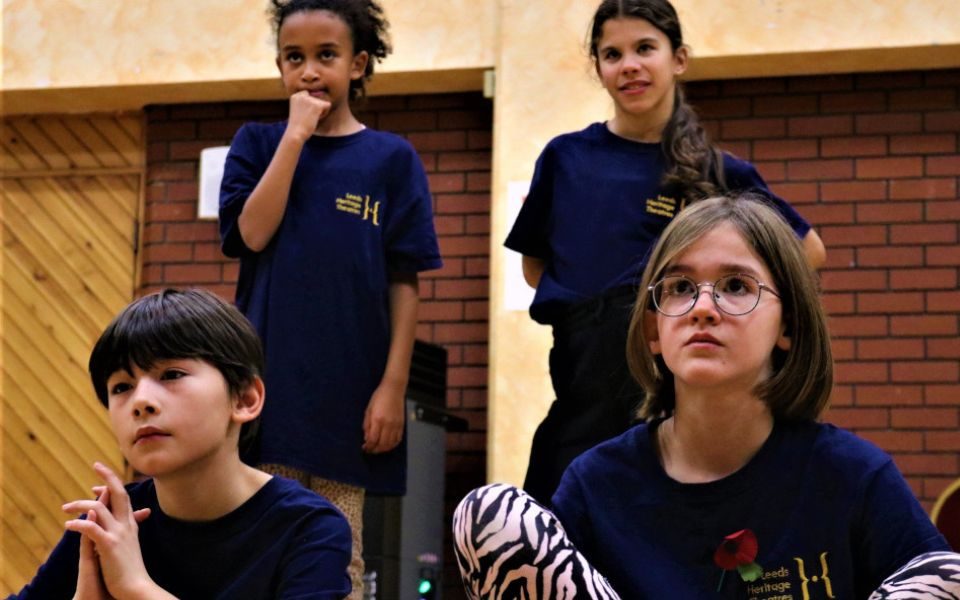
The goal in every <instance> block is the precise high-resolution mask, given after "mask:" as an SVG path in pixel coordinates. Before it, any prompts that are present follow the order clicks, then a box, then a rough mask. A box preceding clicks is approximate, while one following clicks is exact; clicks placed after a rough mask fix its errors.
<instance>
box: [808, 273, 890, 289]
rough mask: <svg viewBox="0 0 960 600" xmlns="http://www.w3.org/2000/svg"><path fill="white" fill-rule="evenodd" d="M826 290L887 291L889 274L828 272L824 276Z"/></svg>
mask: <svg viewBox="0 0 960 600" xmlns="http://www.w3.org/2000/svg"><path fill="white" fill-rule="evenodd" d="M822 281H823V287H824V289H827V290H830V291H832V292H840V291H847V290H853V291H856V290H878V289H886V287H887V274H886V273H884V272H883V271H867V270H859V269H858V270H850V271H827V272H825V273H823V275H822Z"/></svg>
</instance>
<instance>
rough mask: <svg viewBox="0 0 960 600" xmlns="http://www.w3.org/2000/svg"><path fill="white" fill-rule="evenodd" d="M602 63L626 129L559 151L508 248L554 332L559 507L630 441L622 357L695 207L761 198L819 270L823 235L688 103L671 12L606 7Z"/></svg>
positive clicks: (549, 489)
mask: <svg viewBox="0 0 960 600" xmlns="http://www.w3.org/2000/svg"><path fill="white" fill-rule="evenodd" d="M589 51H590V56H591V57H592V59H593V65H594V68H595V71H596V74H597V77H598V78H599V80H600V83H601V85H602V86H603V87H604V89H606V91H607V92H608V93H609V95H610V97H611V99H612V100H613V108H614V117H613V118H612V119H610V120H609V121H606V122H603V123H594V124H592V125H590V126H588V127H587V128H586V129H584V130H582V131H578V132H574V133H568V134H565V135H561V136H559V137H557V138H555V139H554V140H552V141H551V142H550V143H549V144H548V145H547V147H546V148H545V149H544V150H543V152H542V154H541V155H540V157H539V159H538V160H537V164H536V169H535V171H534V174H533V179H532V181H531V186H530V193H529V195H528V196H527V198H526V201H525V202H524V204H523V208H522V210H521V211H520V214H519V216H518V217H517V220H516V222H515V224H514V226H513V228H512V230H511V232H510V234H509V236H508V237H507V240H506V242H505V245H506V246H507V247H508V248H510V249H512V250H516V251H517V252H520V253H521V254H522V255H523V270H524V277H525V278H526V280H527V282H528V283H529V284H530V285H531V286H532V287H534V288H536V290H537V292H536V296H535V297H534V300H533V304H532V305H531V306H530V315H531V317H532V318H533V319H534V320H535V321H537V322H539V323H543V324H549V325H551V326H552V328H553V338H554V339H553V342H554V343H553V349H552V351H551V352H550V376H551V379H552V383H553V388H554V392H555V393H556V402H554V403H553V405H552V406H551V408H550V412H549V414H548V415H547V417H546V419H545V420H544V421H543V422H542V423H541V424H540V426H539V428H538V429H537V433H536V435H535V437H534V440H533V446H532V449H531V453H530V464H529V466H528V468H527V477H526V481H525V482H524V489H525V490H526V491H527V492H529V493H530V494H531V495H532V496H534V497H535V498H537V499H538V500H540V501H541V502H548V501H549V500H550V497H551V495H552V494H553V492H554V490H555V489H556V486H557V483H558V482H559V481H560V476H561V475H562V474H563V471H564V469H566V467H567V465H568V464H569V463H570V461H571V460H572V459H573V458H574V457H576V456H577V455H579V454H580V453H582V452H583V451H585V450H587V449H588V448H591V447H592V446H594V445H596V444H597V443H599V442H601V441H603V440H606V439H609V438H611V437H613V436H615V435H618V434H620V433H622V432H623V431H624V430H626V428H627V427H628V426H629V424H630V419H631V416H632V415H633V413H634V410H635V408H636V406H637V404H638V402H639V401H640V398H641V392H640V390H639V388H638V387H637V386H636V384H635V383H634V381H633V380H632V379H631V378H630V374H629V372H628V369H627V365H626V363H625V359H624V356H623V351H622V348H623V345H624V343H625V340H626V332H627V324H628V321H629V318H630V306H631V305H632V303H633V301H634V300H635V297H636V294H635V290H636V280H637V278H638V275H639V273H640V269H642V265H643V261H644V259H645V257H646V256H647V254H648V253H649V251H650V248H651V247H652V246H653V243H654V242H655V241H656V239H657V237H658V236H659V235H660V233H661V232H662V231H663V228H664V227H666V226H667V223H669V222H670V220H671V219H672V218H673V217H674V216H675V215H676V214H677V213H679V212H680V210H681V209H683V207H684V206H686V205H688V204H689V203H691V202H695V201H697V200H700V199H702V198H705V197H707V196H710V195H715V194H717V193H723V192H724V191H725V190H740V191H742V190H755V191H757V192H758V193H760V194H762V195H763V197H764V199H765V201H767V202H768V203H769V204H770V205H771V206H774V207H776V209H777V211H779V212H780V214H781V215H782V216H783V218H784V219H786V220H787V222H788V223H789V224H790V226H791V227H792V228H793V230H794V232H795V233H796V236H797V238H798V239H800V240H802V244H803V247H804V250H805V252H806V253H807V256H808V258H809V260H810V262H811V264H812V265H813V266H814V267H818V266H819V265H820V264H822V263H823V260H824V249H823V244H822V242H821V241H820V238H819V237H818V236H817V234H816V232H815V231H813V230H812V229H811V228H810V224H809V223H807V221H806V220H804V218H803V217H802V216H800V215H799V214H798V213H797V212H796V211H795V210H794V209H793V208H792V207H791V206H790V205H789V204H788V203H787V202H786V201H785V200H783V199H782V198H779V197H777V196H776V195H775V194H773V193H772V192H770V190H769V189H768V188H767V185H766V183H764V181H763V179H762V178H761V177H760V175H759V174H758V173H757V170H756V169H755V168H754V167H753V165H751V164H750V163H748V162H746V161H743V160H739V159H737V158H735V157H733V156H731V155H730V154H726V153H723V152H721V151H720V150H719V149H717V148H716V147H714V146H713V145H712V144H711V143H710V141H709V139H708V137H707V135H706V133H705V132H704V130H703V128H702V127H701V125H700V122H699V120H698V118H697V115H696V113H695V112H694V111H693V109H692V108H691V107H690V105H689V104H687V102H686V100H685V99H684V94H683V89H682V87H681V85H680V79H679V78H680V77H681V76H682V75H683V73H684V72H685V71H686V69H687V64H688V59H689V49H688V48H687V46H686V45H684V42H683V35H682V32H681V28H680V21H679V18H678V16H677V13H676V11H675V10H674V8H673V6H672V5H671V4H670V3H669V2H668V0H603V2H601V4H600V5H599V7H598V8H597V11H596V13H595V15H594V18H593V22H592V25H591V28H590V42H589Z"/></svg>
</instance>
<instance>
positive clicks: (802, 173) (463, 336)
mask: <svg viewBox="0 0 960 600" xmlns="http://www.w3.org/2000/svg"><path fill="white" fill-rule="evenodd" d="M688 92H689V96H690V99H691V102H692V103H693V104H694V105H695V106H696V107H697V108H698V110H700V112H701V114H702V115H703V117H704V121H705V123H706V125H707V127H708V129H709V130H710V131H711V134H712V135H713V136H714V138H715V139H717V140H718V141H719V142H720V144H721V145H722V146H723V147H724V148H726V149H728V150H730V151H732V152H734V153H735V154H737V155H739V156H741V157H742V158H746V159H749V160H752V161H753V162H754V163H755V164H756V165H757V167H758V168H759V170H760V171H761V173H762V174H763V176H764V177H765V178H766V179H767V181H768V182H769V183H770V184H771V186H772V188H773V189H774V191H776V192H777V193H779V194H780V195H782V196H783V197H785V198H787V199H789V200H790V201H791V202H792V203H794V204H795V206H796V207H797V208H798V209H799V210H800V212H801V213H802V214H804V215H805V216H806V217H807V218H808V219H809V220H810V221H811V222H812V223H814V225H815V226H816V228H817V230H818V232H819V233H820V235H821V237H822V238H823V240H824V242H825V243H826V245H827V251H828V258H827V261H828V262H827V265H826V267H825V268H824V269H823V271H822V273H823V287H824V302H825V304H826V306H827V310H828V312H829V314H830V327H831V331H832V333H833V337H834V350H835V357H836V359H837V370H836V384H837V385H836V389H835V392H834V395H833V408H831V410H830V411H829V413H828V415H827V419H828V420H830V421H832V422H835V423H837V424H838V425H841V426H844V427H847V428H850V429H852V430H855V431H856V432H857V433H859V434H860V435H862V436H864V437H866V438H868V439H871V440H873V441H875V442H876V443H878V444H879V445H880V446H882V447H883V448H885V449H886V450H888V451H889V452H891V453H892V454H893V456H894V458H895V460H896V461H897V464H898V465H899V467H900V468H901V470H902V471H903V472H904V473H905V475H906V477H907V479H908V481H909V482H910V484H911V486H912V487H913V490H914V491H915V493H916V494H917V496H918V497H919V498H921V500H923V501H924V503H925V505H926V506H927V507H928V508H929V507H930V506H931V504H932V502H933V500H934V499H935V498H936V497H937V495H938V494H939V493H940V491H941V490H943V488H944V487H945V486H946V485H948V484H949V483H950V482H951V481H952V480H953V479H954V478H956V477H957V476H958V475H960V464H958V451H960V335H958V333H960V332H958V329H960V323H958V319H960V286H958V269H960V242H958V236H960V231H958V227H960V200H958V183H960V141H958V131H960V70H949V71H929V72H905V73H885V74H862V75H841V76H831V77H796V78H774V79H757V80H742V81H724V82H697V83H694V84H691V85H690V86H689V87H688ZM285 109H286V105H285V103H238V104H209V105H184V106H163V107H152V108H150V109H148V111H147V115H148V128H147V140H148V144H149V145H148V170H147V210H146V223H145V228H144V240H143V241H144V254H143V278H142V279H143V289H144V290H149V289H155V288H157V287H159V286H162V285H168V284H174V285H202V286H205V287H208V288H211V289H213V290H214V291H217V292H219V293H221V294H222V295H224V296H225V297H227V298H231V297H232V295H233V284H234V282H235V280H236V265H235V263H233V262H231V261H228V260H226V259H224V258H223V257H222V256H221V255H220V252H219V248H218V244H217V234H216V226H215V224H213V223H204V222H197V221H196V220H195V218H194V215H195V213H196V197H197V183H196V171H197V156H198V154H199V152H200V150H201V149H202V148H205V147H207V146H212V145H220V144H225V143H227V142H228V141H229V139H230V137H231V136H232V135H233V133H234V132H235V131H236V129H237V128H238V127H239V126H240V124H241V123H242V122H243V121H246V120H251V119H261V118H262V119H268V120H273V119H278V118H282V117H283V115H284V113H285ZM363 118H364V120H365V121H366V122H367V123H368V124H369V125H371V126H373V127H376V128H380V129H385V130H390V131H396V132H400V133H403V134H405V135H407V136H408V137H409V139H410V140H411V142H412V143H413V144H414V146H415V147H416V149H417V150H418V152H419V153H420V154H421V157H422V158H423V161H424V164H425V165H426V168H427V172H428V174H429V177H430V184H431V187H432V191H433V193H434V198H435V205H434V209H435V212H436V226H437V231H438V233H439V234H440V239H441V242H440V243H441V251H442V252H443V255H444V260H445V262H446V266H445V267H444V269H443V270H442V271H439V272H436V273H431V274H428V275H427V277H425V278H424V280H423V284H422V288H421V293H422V297H423V303H422V305H421V313H420V314H421V325H420V328H419V331H418V335H419V337H421V338H422V339H425V340H427V341H433V342H436V343H439V344H442V345H444V346H445V347H446V348H447V349H448V350H449V352H450V373H449V384H450V389H449V393H448V397H447V403H448V406H449V407H450V408H451V409H452V410H454V411H455V412H456V413H457V414H459V415H460V416H463V417H465V418H466V419H468V421H469V422H470V431H469V432H468V433H464V434H453V435H449V436H448V440H447V443H448V457H447V490H448V492H447V503H448V507H447V516H448V517H449V513H450V512H451V508H452V505H453V503H455V502H456V500H457V499H458V498H459V497H461V496H462V495H463V494H464V493H465V492H466V491H467V490H468V489H469V488H471V487H473V486H475V485H477V484H479V483H481V482H482V481H483V478H484V471H485V457H484V448H485V443H486V433H485V430H486V378H487V373H486V363H487V358H486V356H487V354H486V353H487V345H486V340H487V293H488V292H487V289H488V277H487V268H488V253H489V243H490V240H489V195H490V192H489V182H490V134H491V132H490V129H491V108H490V105H489V103H488V102H487V101H485V100H483V99H482V98H480V97H479V96H478V95H473V94H457V95H440V96H412V97H404V98H375V99H372V100H371V102H370V104H369V107H368V110H367V111H366V114H365V115H364V116H363ZM447 559H448V569H447V571H446V573H445V577H446V584H447V585H446V586H445V587H446V592H447V595H446V597H453V598H456V597H461V593H460V592H459V591H458V583H456V581H455V579H454V577H455V571H453V570H451V568H452V567H451V565H450V563H449V560H450V552H449V546H448V547H447Z"/></svg>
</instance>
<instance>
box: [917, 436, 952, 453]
mask: <svg viewBox="0 0 960 600" xmlns="http://www.w3.org/2000/svg"><path fill="white" fill-rule="evenodd" d="M923 437H924V438H925V440H926V449H927V450H928V451H931V452H938V451H940V452H943V451H948V452H956V451H958V450H960V431H927V432H925V433H924V434H923Z"/></svg>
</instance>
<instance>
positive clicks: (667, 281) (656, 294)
mask: <svg viewBox="0 0 960 600" xmlns="http://www.w3.org/2000/svg"><path fill="white" fill-rule="evenodd" d="M705 285H708V286H710V287H712V288H713V291H712V293H711V294H710V297H711V298H713V303H714V304H715V305H716V307H717V309H718V310H720V311H722V312H724V313H726V314H728V315H733V316H740V315H745V314H747V313H748V312H750V311H752V310H753V309H755V308H756V307H757V305H758V304H760V293H761V292H763V290H766V291H768V292H770V293H771V294H773V295H774V296H776V297H777V298H779V297H780V294H778V293H777V292H775V291H773V290H772V289H771V288H770V287H769V286H767V285H766V284H764V283H761V282H760V280H758V279H757V278H756V277H754V276H753V275H747V274H746V273H736V274H734V275H724V276H723V277H721V278H720V279H718V280H716V281H715V282H713V283H696V282H695V281H693V280H692V279H690V278H689V277H684V276H683V275H670V276H668V277H664V278H663V279H661V280H660V281H658V282H657V283H655V284H653V285H651V286H650V287H648V288H647V289H648V290H649V291H650V295H651V297H652V298H653V305H654V306H656V307H657V310H658V311H660V312H661V313H662V314H664V315H666V316H668V317H682V316H683V315H685V314H687V313H688V312H690V311H691V310H693V307H694V306H695V305H696V304H697V298H699V297H700V288H702V287H703V286H705Z"/></svg>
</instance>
